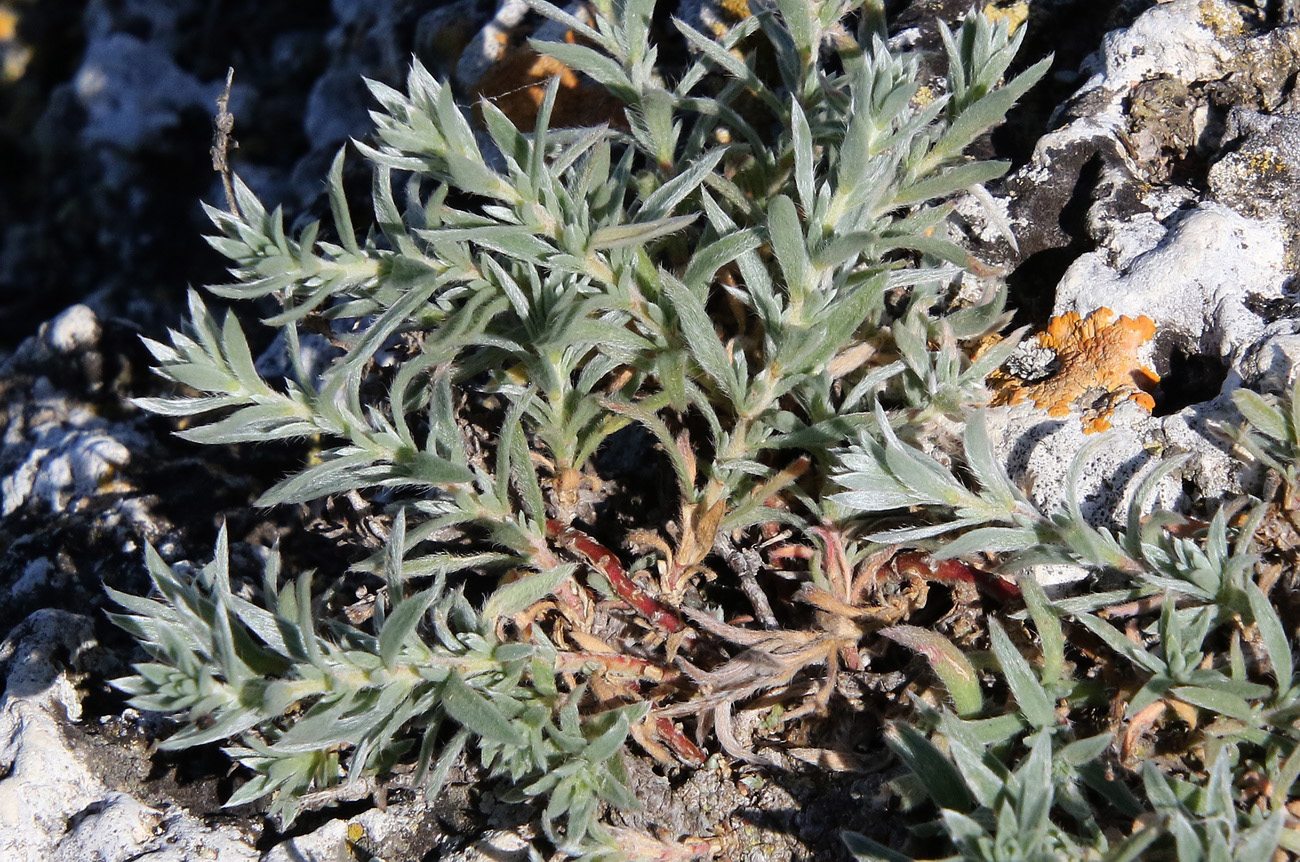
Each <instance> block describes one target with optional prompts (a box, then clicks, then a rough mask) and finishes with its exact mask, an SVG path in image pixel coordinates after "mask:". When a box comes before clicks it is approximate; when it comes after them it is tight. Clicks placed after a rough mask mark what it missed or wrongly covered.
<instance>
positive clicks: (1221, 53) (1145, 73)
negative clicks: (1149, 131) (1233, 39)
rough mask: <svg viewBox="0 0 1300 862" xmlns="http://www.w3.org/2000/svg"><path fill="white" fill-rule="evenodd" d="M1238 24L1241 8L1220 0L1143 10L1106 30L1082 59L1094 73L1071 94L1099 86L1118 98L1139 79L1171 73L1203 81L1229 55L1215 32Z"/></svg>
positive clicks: (1175, 0)
mask: <svg viewBox="0 0 1300 862" xmlns="http://www.w3.org/2000/svg"><path fill="white" fill-rule="evenodd" d="M1215 23H1220V24H1222V25H1223V26H1224V27H1229V28H1230V27H1232V26H1234V24H1235V25H1236V26H1240V25H1241V13H1240V12H1238V11H1237V10H1236V9H1234V8H1233V7H1232V5H1231V4H1229V3H1226V2H1224V0H1172V2H1169V3H1164V4H1161V5H1158V6H1155V7H1154V8H1152V9H1149V10H1147V11H1146V12H1144V13H1143V14H1142V15H1140V16H1139V17H1138V19H1137V20H1136V21H1134V22H1133V24H1132V26H1130V27H1127V28H1125V29H1123V30H1115V31H1112V32H1111V33H1108V34H1106V36H1105V38H1104V39H1103V40H1102V47H1101V50H1100V51H1099V52H1097V53H1096V54H1094V55H1092V56H1091V57H1089V58H1088V59H1087V60H1085V61H1084V64H1083V68H1084V70H1085V72H1087V71H1092V72H1095V74H1094V75H1093V76H1092V78H1090V79H1089V80H1088V81H1087V82H1086V83H1085V84H1084V85H1083V86H1082V87H1081V88H1080V89H1079V93H1077V94H1076V96H1077V95H1081V94H1084V93H1088V92H1090V91H1093V90H1105V91H1108V93H1110V94H1114V95H1115V97H1116V98H1118V97H1119V96H1120V95H1121V94H1122V93H1123V92H1124V91H1126V90H1127V89H1129V88H1131V87H1133V86H1134V85H1135V84H1138V83H1140V82H1142V81H1146V80H1150V79H1152V78H1158V77H1160V76H1162V75H1172V76H1175V77H1177V78H1179V79H1180V80H1183V81H1209V80H1214V79H1215V78H1218V77H1220V76H1221V74H1222V71H1221V70H1222V69H1223V68H1224V66H1225V65H1226V64H1227V63H1229V62H1231V61H1232V59H1233V58H1234V56H1235V51H1234V49H1233V46H1232V45H1229V44H1227V43H1226V42H1225V41H1224V40H1223V39H1221V38H1220V37H1221V33H1216V32H1215V30H1216V28H1215V27H1214V26H1213V25H1214V24H1215Z"/></svg>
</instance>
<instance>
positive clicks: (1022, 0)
mask: <svg viewBox="0 0 1300 862" xmlns="http://www.w3.org/2000/svg"><path fill="white" fill-rule="evenodd" d="M984 17H985V18H988V19H989V20H990V21H992V22H993V23H994V24H996V23H997V22H998V21H1006V22H1007V29H1008V30H1010V31H1011V32H1012V33H1015V32H1016V31H1017V30H1019V29H1020V27H1021V26H1022V25H1023V24H1024V23H1025V21H1027V20H1029V3H1028V2H1027V0H1017V2H1014V3H1007V4H1005V5H999V4H996V3H990V4H988V5H987V6H985V7H984Z"/></svg>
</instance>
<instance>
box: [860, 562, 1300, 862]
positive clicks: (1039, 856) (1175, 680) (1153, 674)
mask: <svg viewBox="0 0 1300 862" xmlns="http://www.w3.org/2000/svg"><path fill="white" fill-rule="evenodd" d="M1021 585H1022V587H1023V588H1024V591H1025V600H1026V604H1027V605H1028V608H1029V615H1030V617H1031V618H1032V620H1033V622H1034V626H1035V628H1036V629H1037V632H1038V635H1039V645H1040V649H1041V658H1040V660H1039V661H1038V662H1037V663H1036V664H1037V666H1036V667H1035V666H1034V665H1033V664H1031V663H1030V662H1029V661H1028V660H1027V659H1026V658H1025V657H1024V656H1022V655H1021V653H1020V652H1019V651H1018V650H1017V649H1016V647H1015V646H1014V645H1013V644H1012V642H1011V640H1010V639H1009V638H1008V636H1007V634H1006V633H1005V632H1004V631H1003V630H1002V628H1001V627H1000V626H999V625H998V624H997V623H996V622H993V623H991V627H990V635H991V640H992V647H993V649H992V667H993V668H995V669H997V670H998V672H999V674H1000V675H1001V677H1002V678H1003V680H1004V682H1005V684H1006V688H1007V690H1008V692H1009V694H1010V701H1009V702H1008V704H1007V707H1008V708H1007V709H1006V710H1005V711H999V710H998V708H997V705H996V704H988V703H986V704H985V705H984V708H983V710H972V709H971V708H970V707H969V702H970V697H971V696H972V695H974V696H976V697H978V693H979V686H978V684H976V685H974V686H972V687H970V688H971V690H969V691H952V687H953V680H954V679H960V678H961V676H955V675H954V674H953V673H952V670H951V668H952V666H953V665H955V664H962V665H965V666H966V667H969V666H970V662H969V661H968V660H967V658H966V657H963V656H961V655H960V652H959V651H957V650H956V648H955V647H953V646H952V645H951V644H947V645H946V646H945V647H943V648H942V649H940V648H937V647H936V646H935V645H933V644H927V645H926V647H925V649H924V650H922V654H924V655H926V656H928V657H929V660H930V662H931V663H932V664H933V666H934V669H935V671H936V673H938V674H939V675H940V676H941V677H942V678H943V680H944V682H945V683H946V684H947V686H948V687H949V689H950V694H951V695H952V699H953V702H954V704H956V705H957V707H958V711H959V712H960V713H961V714H960V715H958V714H957V713H954V712H950V711H948V710H946V709H945V710H942V711H940V712H937V713H931V716H930V721H929V724H930V726H931V727H933V729H934V733H935V735H934V737H933V738H930V737H927V736H926V735H925V734H924V733H922V732H921V731H920V730H918V729H917V728H914V727H911V726H908V725H898V726H896V727H895V728H894V729H893V730H892V732H891V735H890V736H889V738H888V741H889V745H890V747H891V748H892V749H893V750H894V752H895V753H896V754H897V755H898V757H899V759H900V760H901V761H902V762H903V764H904V766H905V767H906V768H907V770H908V774H907V775H905V776H903V777H902V778H900V779H898V780H897V782H896V786H897V789H898V791H899V793H900V794H901V796H902V798H903V800H904V802H905V804H907V805H908V806H909V807H914V806H919V805H922V804H926V803H928V804H931V805H933V806H935V807H936V808H938V809H939V819H938V821H936V822H935V823H934V824H933V826H934V827H936V828H940V829H942V831H943V832H944V833H946V834H947V836H948V837H949V838H950V840H951V841H952V844H953V846H954V848H955V849H956V850H957V855H955V856H952V857H948V858H950V859H953V860H961V862H995V860H996V862H1019V860H1044V862H1046V860H1066V862H1094V861H1095V862H1120V860H1136V859H1146V858H1166V856H1165V855H1156V856H1151V855H1147V854H1148V852H1150V853H1156V854H1163V853H1166V852H1169V853H1170V856H1169V858H1176V859H1178V860H1180V862H1181V860H1187V862H1191V860H1201V859H1221V860H1230V859H1269V858H1272V854H1273V853H1274V851H1275V850H1277V849H1278V848H1279V847H1285V848H1286V849H1287V850H1290V851H1291V852H1295V851H1296V850H1297V849H1298V848H1300V842H1298V841H1297V840H1296V839H1295V837H1294V833H1293V832H1291V831H1284V830H1283V826H1284V822H1285V820H1286V809H1285V808H1284V807H1283V804H1282V803H1284V802H1285V801H1286V799H1287V798H1288V796H1289V795H1290V788H1291V786H1292V785H1293V784H1294V782H1295V780H1296V777H1297V775H1298V774H1300V748H1298V747H1297V741H1300V740H1298V738H1297V732H1296V729H1295V726H1294V719H1295V717H1296V715H1297V714H1300V699H1297V697H1296V691H1297V689H1296V684H1297V682H1300V680H1297V679H1295V678H1294V677H1293V668H1292V660H1291V654H1290V646H1291V645H1290V642H1289V639H1288V637H1287V636H1286V635H1285V634H1284V632H1283V628H1282V624H1281V621H1280V619H1279V618H1278V616H1277V612H1276V611H1275V610H1274V609H1273V608H1272V606H1270V605H1269V603H1268V601H1267V600H1266V599H1265V598H1264V596H1263V594H1262V593H1260V592H1259V589H1258V587H1255V586H1254V585H1251V590H1252V591H1253V592H1252V593H1251V595H1252V598H1251V608H1252V611H1253V613H1254V615H1255V618H1254V624H1255V625H1256V626H1257V627H1258V630H1259V632H1260V638H1261V641H1262V642H1263V643H1264V644H1265V649H1266V651H1267V654H1268V656H1269V658H1270V659H1271V660H1272V662H1273V663H1272V667H1271V674H1270V675H1271V676H1272V678H1273V682H1272V684H1264V683H1262V682H1258V681H1254V680H1251V679H1249V678H1248V677H1249V676H1251V675H1255V676H1261V674H1259V672H1258V671H1255V672H1254V673H1253V674H1252V673H1251V672H1249V671H1248V670H1247V667H1246V665H1245V664H1244V662H1243V660H1242V657H1241V655H1240V653H1239V652H1233V653H1232V654H1230V655H1227V656H1223V655H1218V656H1215V655H1214V654H1213V651H1212V650H1209V649H1207V643H1206V642H1207V639H1208V638H1209V637H1210V635H1211V634H1212V633H1213V631H1214V629H1216V628H1220V627H1222V626H1224V625H1225V624H1226V625H1228V626H1231V625H1232V623H1231V622H1230V621H1228V620H1227V619H1226V618H1225V619H1224V620H1222V621H1220V622H1217V623H1216V621H1215V615H1214V613H1213V612H1212V610H1211V609H1210V608H1202V609H1200V610H1198V611H1193V612H1187V611H1176V610H1174V604H1173V603H1172V602H1167V603H1166V604H1165V605H1164V612H1163V613H1162V615H1161V619H1160V624H1159V631H1158V637H1157V638H1155V639H1154V642H1155V648H1154V649H1153V650H1150V651H1148V650H1146V649H1143V648H1142V647H1140V646H1138V645H1135V644H1134V643H1133V642H1132V641H1131V640H1129V639H1128V638H1127V637H1125V636H1124V635H1123V634H1121V633H1120V632H1119V631H1118V630H1117V629H1115V628H1114V627H1113V626H1112V625H1111V624H1110V623H1108V622H1105V621H1103V620H1101V619H1098V618H1097V617H1093V616H1089V615H1087V614H1074V615H1070V616H1073V618H1074V619H1076V620H1077V621H1078V622H1079V623H1082V624H1083V625H1084V627H1085V628H1087V629H1088V630H1090V631H1091V632H1093V633H1094V634H1095V635H1097V636H1098V637H1099V638H1100V640H1101V641H1102V642H1103V643H1105V644H1106V645H1107V647H1109V648H1110V649H1111V650H1113V653H1114V655H1115V656H1116V657H1118V658H1120V659H1121V660H1122V661H1128V662H1132V663H1133V664H1134V665H1135V666H1136V668H1137V671H1138V673H1140V674H1142V675H1146V676H1147V677H1148V679H1147V682H1146V684H1145V686H1144V687H1143V688H1142V689H1141V691H1139V692H1138V693H1137V694H1136V696H1134V697H1132V698H1130V699H1128V700H1127V702H1126V708H1125V713H1126V717H1127V718H1129V719H1133V718H1134V717H1135V716H1136V715H1137V713H1138V712H1140V711H1141V710H1143V709H1144V708H1146V707H1147V706H1148V705H1150V704H1152V703H1153V702H1154V701H1155V699H1156V698H1158V697H1159V698H1165V699H1169V700H1172V701H1176V702H1179V703H1182V704H1186V705H1187V706H1188V707H1191V708H1194V709H1195V710H1197V711H1200V712H1202V713H1203V714H1204V716H1205V718H1204V720H1205V721H1206V723H1207V724H1208V727H1207V728H1206V730H1205V731H1204V736H1205V740H1204V743H1203V747H1202V748H1200V751H1201V752H1202V755H1201V756H1202V757H1204V758H1205V760H1206V761H1207V762H1206V763H1205V771H1204V773H1202V774H1199V775H1198V774H1197V773H1196V772H1192V771H1189V772H1188V773H1186V774H1185V775H1184V776H1181V777H1180V776H1170V775H1166V774H1164V773H1163V772H1162V771H1161V770H1160V769H1159V768H1158V767H1157V766H1156V764H1155V762H1153V761H1150V760H1148V761H1146V762H1145V763H1144V764H1142V766H1141V769H1140V775H1141V782H1140V784H1138V785H1137V786H1136V787H1130V786H1129V785H1128V784H1126V783H1125V782H1124V781H1122V780H1119V778H1117V776H1116V775H1115V769H1114V767H1113V766H1108V765H1107V763H1106V761H1107V759H1108V758H1109V757H1111V756H1113V755H1112V754H1111V749H1112V746H1113V745H1114V740H1113V739H1112V734H1110V733H1099V734H1096V735H1092V736H1086V737H1080V736H1079V733H1080V731H1081V729H1082V728H1083V727H1086V726H1087V725H1086V724H1085V723H1084V720H1083V718H1082V716H1083V712H1082V711H1083V710H1086V709H1088V708H1089V707H1094V708H1095V707H1097V706H1104V704H1105V703H1106V700H1107V698H1106V692H1104V691H1103V690H1098V689H1097V687H1096V685H1095V684H1094V683H1092V682H1091V681H1089V680H1087V679H1085V678H1082V677H1079V676H1075V675H1074V673H1073V669H1072V667H1071V666H1070V665H1068V664H1067V663H1065V661H1064V656H1065V634H1064V630H1063V628H1062V624H1061V621H1060V616H1062V614H1061V612H1060V611H1059V610H1058V609H1056V608H1054V607H1052V605H1051V604H1050V603H1048V602H1047V601H1046V599H1045V597H1044V596H1043V594H1042V591H1041V588H1040V587H1038V585H1037V584H1035V583H1034V582H1033V581H1032V580H1029V579H1022V581H1021ZM928 635H929V638H930V639H932V640H933V639H936V638H937V639H939V640H943V638H942V636H941V635H937V634H935V633H933V632H931V633H928ZM1207 658H1209V659H1210V660H1211V661H1214V662H1215V663H1216V664H1217V663H1222V666H1221V667H1218V666H1212V667H1208V668H1207V667H1205V666H1204V664H1205V663H1206V659H1207ZM963 676H964V675H963ZM963 700H965V701H966V703H967V706H966V707H965V708H963V707H962V702H963ZM1075 710H1079V711H1080V712H1078V713H1076V712H1075ZM1076 714H1077V715H1079V718H1077V719H1076V718H1074V716H1075V715H1076ZM1255 782H1260V786H1263V787H1271V788H1272V794H1271V796H1269V797H1268V798H1267V799H1266V800H1263V803H1262V804H1248V803H1245V802H1243V791H1244V790H1245V788H1247V787H1253V786H1255ZM1103 812H1104V815H1103ZM1103 816H1105V817H1106V818H1107V819H1109V818H1113V817H1116V816H1118V817H1121V818H1124V819H1125V820H1128V821H1130V822H1136V823H1141V824H1143V825H1142V827H1141V828H1140V829H1135V830H1134V831H1133V833H1132V834H1131V835H1127V836H1126V837H1124V838H1123V839H1122V840H1117V839H1116V838H1115V837H1114V835H1113V834H1111V835H1108V834H1107V833H1106V832H1105V831H1104V830H1103V829H1102V828H1100V826H1099V824H1100V823H1101V822H1102V821H1103ZM845 840H846V842H847V844H848V846H849V848H850V850H851V851H852V852H853V853H854V855H855V856H856V858H858V859H859V860H863V862H867V860H870V862H881V861H882V860H884V862H910V860H908V857H906V856H904V855H903V854H900V853H897V852H895V851H892V850H889V849H888V848H886V847H883V846H882V845H880V844H878V843H877V842H875V841H872V840H870V839H868V838H865V837H864V836H861V835H855V834H848V835H846V837H845Z"/></svg>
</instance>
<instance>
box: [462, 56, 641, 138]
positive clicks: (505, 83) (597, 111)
mask: <svg viewBox="0 0 1300 862" xmlns="http://www.w3.org/2000/svg"><path fill="white" fill-rule="evenodd" d="M501 38H502V39H505V38H506V37H505V35H504V34H502V36H501ZM564 39H565V41H566V42H571V43H572V42H576V41H577V39H576V38H575V37H574V34H573V31H569V32H568V33H565V34H564ZM557 75H558V76H559V78H560V92H559V93H558V94H556V97H555V110H554V111H553V112H552V113H551V127H552V128H575V127H579V126H598V125H600V124H601V123H609V124H610V125H613V126H618V127H619V128H626V127H627V122H626V120H625V119H624V117H623V110H622V109H623V103H622V102H620V101H619V100H618V99H616V98H614V96H612V95H610V94H609V92H608V91H606V90H605V89H604V88H603V87H601V86H599V85H597V84H592V83H591V82H589V81H587V80H586V79H585V78H583V77H581V76H580V75H578V74H577V73H576V72H574V71H573V70H572V69H570V68H569V67H568V66H566V65H565V64H564V63H561V62H560V61H559V60H556V59H555V58H554V57H548V56H546V55H545V54H539V53H537V52H536V51H534V50H533V49H531V48H529V47H528V46H527V45H520V46H517V47H514V48H508V49H507V50H506V52H505V56H504V57H503V58H502V59H501V60H500V62H498V63H496V64H495V65H494V66H493V67H492V69H491V71H489V72H488V73H487V74H486V75H484V76H483V78H482V80H480V81H479V82H478V85H477V86H476V87H475V88H474V96H475V97H476V98H484V99H487V100H488V101H489V102H491V103H492V104H494V105H496V106H497V107H498V108H500V109H501V112H502V113H503V114H505V115H506V116H507V117H509V118H510V120H511V122H513V123H514V124H515V125H516V126H517V127H518V128H519V129H520V130H521V131H525V132H531V131H533V130H534V129H535V128H536V126H537V112H538V110H539V109H540V108H541V106H542V99H543V98H544V97H545V95H546V87H547V85H548V84H550V82H551V78H554V77H556V76H557Z"/></svg>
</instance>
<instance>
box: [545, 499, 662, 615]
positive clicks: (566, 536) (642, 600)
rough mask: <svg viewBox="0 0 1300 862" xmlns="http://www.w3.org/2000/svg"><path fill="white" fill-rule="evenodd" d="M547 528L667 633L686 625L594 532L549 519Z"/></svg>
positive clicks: (634, 606)
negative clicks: (638, 583) (629, 575)
mask: <svg viewBox="0 0 1300 862" xmlns="http://www.w3.org/2000/svg"><path fill="white" fill-rule="evenodd" d="M546 532H547V533H548V534H549V535H550V536H551V538H552V539H553V540H554V541H555V542H556V544H558V545H559V546H560V547H562V548H564V549H566V550H568V551H569V552H571V553H573V554H576V555H578V556H579V557H581V558H582V559H584V560H586V561H587V562H588V563H589V564H591V565H592V566H593V567H594V568H596V569H597V570H598V571H599V572H600V573H601V574H603V575H604V576H605V579H606V580H607V581H609V585H610V587H611V588H612V589H613V590H614V592H615V594H617V595H618V597H619V598H620V599H622V600H623V601H625V602H627V603H628V604H629V605H631V606H632V609H633V610H635V611H636V612H637V613H638V614H640V615H641V616H642V617H643V618H645V619H646V620H647V621H649V622H651V623H653V624H654V626H655V627H656V628H657V629H659V630H660V631H662V632H664V633H665V634H676V633H677V632H680V631H682V630H684V629H685V628H686V624H685V623H684V622H682V619H681V617H679V616H678V615H677V614H676V613H674V612H673V610H672V609H670V608H669V607H667V606H666V605H664V604H663V603H661V602H660V601H659V600H657V599H656V598H654V596H651V595H650V594H649V593H647V592H646V591H645V590H643V589H641V587H640V586H638V585H637V583H636V582H635V581H633V580H632V579H631V578H630V577H628V575H627V572H626V571H624V569H623V564H622V563H621V562H619V559H618V557H617V556H616V555H615V554H614V552H613V551H611V550H610V549H609V548H606V547H605V546H604V545H602V544H601V543H600V542H597V541H596V540H595V539H593V538H592V537H591V536H588V535H587V534H586V533H584V532H582V531H581V530H575V529H574V528H573V527H566V526H564V525H563V524H561V523H560V522H559V521H555V520H550V521H547V522H546Z"/></svg>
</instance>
